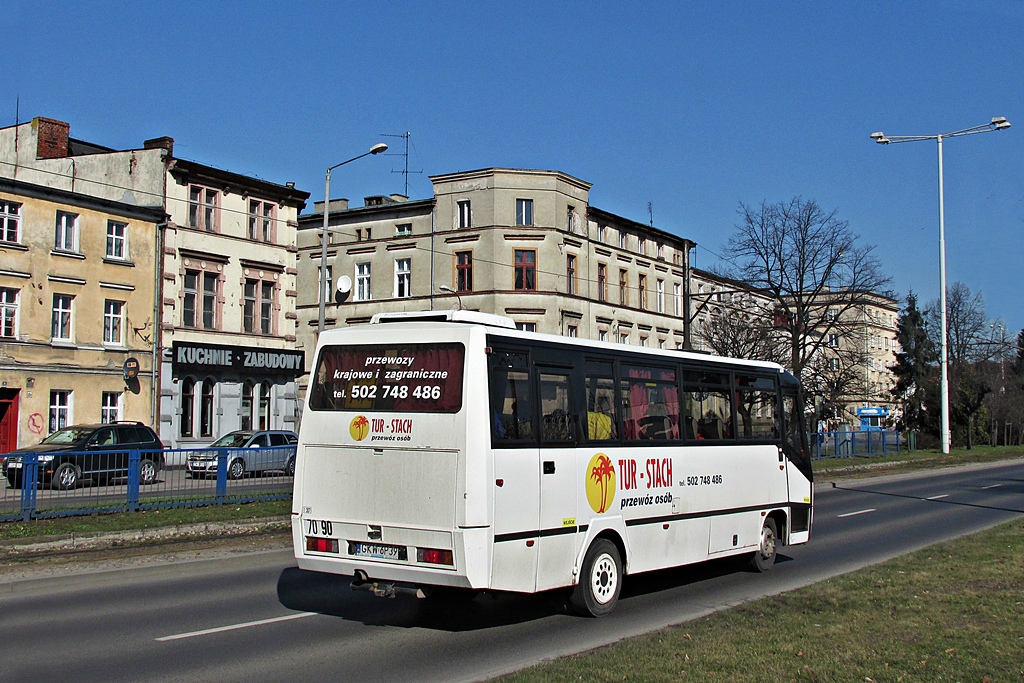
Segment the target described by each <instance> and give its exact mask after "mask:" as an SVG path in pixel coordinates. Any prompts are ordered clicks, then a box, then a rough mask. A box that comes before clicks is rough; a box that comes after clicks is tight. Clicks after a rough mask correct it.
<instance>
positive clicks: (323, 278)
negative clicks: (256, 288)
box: [316, 142, 388, 335]
mask: <svg viewBox="0 0 1024 683" xmlns="http://www.w3.org/2000/svg"><path fill="white" fill-rule="evenodd" d="M387 148H388V146H387V145H385V144H384V143H383V142H378V143H377V144H376V145H374V146H373V147H371V148H370V151H369V152H363V153H362V154H360V155H359V156H357V157H352V158H351V159H348V160H346V161H343V162H341V163H340V164H335V165H334V166H331V167H330V168H328V169H327V180H326V182H325V185H324V230H323V233H322V234H321V235H320V313H319V317H318V318H317V325H316V331H317V334H318V335H319V334H320V333H321V332H323V331H324V315H325V313H326V308H327V222H328V217H329V216H330V213H331V171H333V170H334V169H336V168H338V167H339V166H344V165H345V164H350V163H352V162H353V161H356V160H357V159H362V158H363V157H367V156H370V155H371V154H380V153H381V152H384V151H387Z"/></svg>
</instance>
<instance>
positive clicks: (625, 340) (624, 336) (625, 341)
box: [619, 332, 629, 344]
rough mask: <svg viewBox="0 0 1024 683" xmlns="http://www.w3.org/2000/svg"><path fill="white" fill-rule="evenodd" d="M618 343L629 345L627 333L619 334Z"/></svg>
mask: <svg viewBox="0 0 1024 683" xmlns="http://www.w3.org/2000/svg"><path fill="white" fill-rule="evenodd" d="M619 343H620V344H628V343H629V332H619Z"/></svg>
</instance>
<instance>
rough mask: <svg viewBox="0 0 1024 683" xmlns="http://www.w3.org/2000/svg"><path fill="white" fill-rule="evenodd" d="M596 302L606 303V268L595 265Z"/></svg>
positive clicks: (604, 265)
mask: <svg viewBox="0 0 1024 683" xmlns="http://www.w3.org/2000/svg"><path fill="white" fill-rule="evenodd" d="M597 300H598V301H608V266H607V264H604V263H598V264H597Z"/></svg>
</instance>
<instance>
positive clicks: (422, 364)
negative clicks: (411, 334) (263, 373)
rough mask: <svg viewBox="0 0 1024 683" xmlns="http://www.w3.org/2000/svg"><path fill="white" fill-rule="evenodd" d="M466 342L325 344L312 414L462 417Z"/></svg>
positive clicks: (311, 395) (314, 384)
mask: <svg viewBox="0 0 1024 683" xmlns="http://www.w3.org/2000/svg"><path fill="white" fill-rule="evenodd" d="M464 359H465V348H464V347H463V345H462V344H458V343H446V344H405V345H400V346H396V345H394V344H373V345H366V346H325V347H324V348H323V349H322V350H321V351H320V357H319V360H318V363H317V367H316V372H315V373H314V374H313V377H312V381H311V382H310V387H309V407H310V409H311V410H318V411H332V410H351V411H362V412H390V413H395V412H399V413H457V412H458V411H459V410H460V409H461V408H462V368H463V361H464Z"/></svg>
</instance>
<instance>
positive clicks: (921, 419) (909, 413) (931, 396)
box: [892, 292, 939, 436]
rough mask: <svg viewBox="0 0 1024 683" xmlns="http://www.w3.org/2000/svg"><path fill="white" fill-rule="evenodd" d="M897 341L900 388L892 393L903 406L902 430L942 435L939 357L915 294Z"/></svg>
mask: <svg viewBox="0 0 1024 683" xmlns="http://www.w3.org/2000/svg"><path fill="white" fill-rule="evenodd" d="M896 338H897V340H898V341H899V343H900V348H901V351H900V352H899V353H897V354H896V365H895V366H894V367H893V374H894V375H896V385H895V386H894V387H893V390H892V394H893V398H894V400H895V401H896V402H897V403H898V404H900V407H901V413H902V414H901V416H900V419H899V421H898V423H897V427H898V428H899V429H911V430H916V431H923V432H928V433H934V434H935V435H936V436H937V435H938V431H939V430H938V422H939V415H938V410H939V406H938V400H937V399H938V396H937V393H938V392H937V389H936V381H937V376H938V362H939V354H938V352H937V351H936V349H935V344H934V343H932V340H931V339H930V338H929V336H928V332H927V329H926V327H925V322H924V316H923V315H922V314H921V311H920V309H918V307H917V297H916V296H915V295H914V293H913V292H910V293H909V294H908V295H907V305H906V307H905V308H904V309H903V311H902V312H901V314H900V319H899V326H898V329H897V333H896Z"/></svg>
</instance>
